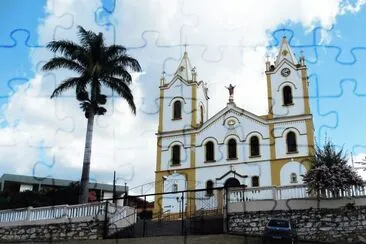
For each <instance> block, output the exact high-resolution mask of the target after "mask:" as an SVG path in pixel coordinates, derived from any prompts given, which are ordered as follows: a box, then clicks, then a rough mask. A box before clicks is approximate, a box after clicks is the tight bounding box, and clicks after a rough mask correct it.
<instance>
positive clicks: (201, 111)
mask: <svg viewBox="0 0 366 244" xmlns="http://www.w3.org/2000/svg"><path fill="white" fill-rule="evenodd" d="M200 118H201V121H200V122H201V124H203V107H202V105H201V106H200Z"/></svg>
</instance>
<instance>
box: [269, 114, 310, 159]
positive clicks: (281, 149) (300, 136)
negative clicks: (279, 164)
mask: <svg viewBox="0 0 366 244" xmlns="http://www.w3.org/2000/svg"><path fill="white" fill-rule="evenodd" d="M289 131H293V132H295V134H296V142H297V151H298V153H290V154H288V153H287V144H286V134H287V133H288V132H289ZM274 135H275V144H276V157H277V158H292V157H300V156H307V155H308V153H309V148H308V141H307V135H306V124H305V121H304V120H303V121H296V122H287V123H280V124H276V125H275V126H274Z"/></svg>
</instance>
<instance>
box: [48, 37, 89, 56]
mask: <svg viewBox="0 0 366 244" xmlns="http://www.w3.org/2000/svg"><path fill="white" fill-rule="evenodd" d="M46 47H47V48H48V49H50V50H51V51H52V52H54V53H57V52H60V53H61V54H63V55H66V56H68V57H73V56H74V55H75V54H76V53H77V52H86V49H85V48H83V47H82V46H79V45H78V44H76V43H75V42H73V41H68V40H60V41H51V42H49V43H48V44H47V46H46Z"/></svg>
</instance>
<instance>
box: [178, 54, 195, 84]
mask: <svg viewBox="0 0 366 244" xmlns="http://www.w3.org/2000/svg"><path fill="white" fill-rule="evenodd" d="M192 73H195V68H194V67H192V64H191V61H190V60H189V58H188V53H187V52H186V51H185V52H184V55H183V57H182V60H181V61H180V63H179V65H178V68H177V71H175V73H174V76H176V75H179V76H180V77H182V78H183V79H184V80H186V81H192V80H195V77H194V74H192Z"/></svg>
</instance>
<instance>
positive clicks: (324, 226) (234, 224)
mask: <svg viewBox="0 0 366 244" xmlns="http://www.w3.org/2000/svg"><path fill="white" fill-rule="evenodd" d="M273 217H282V218H290V219H292V220H293V221H294V222H295V223H296V225H297V232H298V236H299V240H306V241H323V242H329V243H345V242H346V243H357V242H358V241H360V240H366V207H350V208H338V209H312V208H311V209H308V210H292V211H288V210H287V211H285V210H281V211H262V212H261V211H259V212H245V213H231V214H229V216H228V218H229V223H228V227H229V232H230V233H240V234H247V235H253V236H259V235H262V233H263V231H264V226H265V224H266V223H267V222H268V220H269V219H270V218H273Z"/></svg>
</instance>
